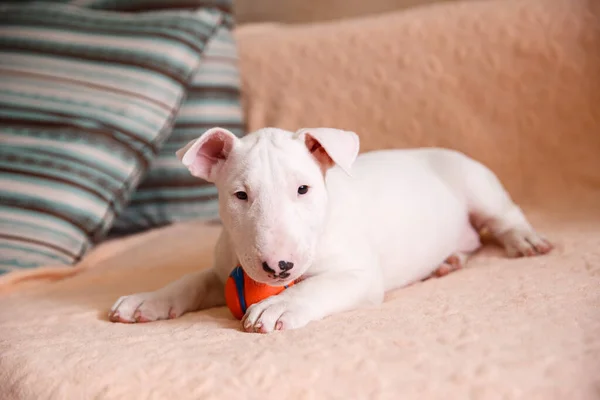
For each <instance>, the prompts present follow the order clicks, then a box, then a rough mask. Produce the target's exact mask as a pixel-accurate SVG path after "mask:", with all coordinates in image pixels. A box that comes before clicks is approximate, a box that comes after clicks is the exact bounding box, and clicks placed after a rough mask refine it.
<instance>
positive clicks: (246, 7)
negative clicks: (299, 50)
mask: <svg viewBox="0 0 600 400" xmlns="http://www.w3.org/2000/svg"><path fill="white" fill-rule="evenodd" d="M443 1H452V0H369V1H365V0H284V1H282V0H235V2H234V13H235V19H236V21H237V23H238V24H240V25H241V24H248V23H259V22H279V23H291V24H298V23H310V22H317V21H330V20H336V19H345V18H355V17H362V16H366V15H374V14H382V13H386V12H391V11H397V10H402V9H406V8H410V7H415V6H423V5H429V4H432V3H436V2H443Z"/></svg>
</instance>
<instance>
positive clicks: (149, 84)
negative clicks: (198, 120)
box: [0, 3, 224, 271]
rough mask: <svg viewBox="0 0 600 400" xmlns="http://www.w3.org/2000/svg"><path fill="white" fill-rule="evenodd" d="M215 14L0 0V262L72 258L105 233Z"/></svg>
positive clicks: (216, 22) (180, 92) (169, 117)
mask: <svg viewBox="0 0 600 400" xmlns="http://www.w3.org/2000/svg"><path fill="white" fill-rule="evenodd" d="M223 19H224V18H223V14H222V13H221V12H219V11H217V10H215V9H212V8H211V9H201V10H196V11H193V12H191V11H186V12H152V13H141V14H124V13H116V12H107V11H99V10H89V9H84V8H79V7H75V6H71V5H64V4H58V3H28V4H25V3H22V4H10V3H8V4H7V3H5V4H3V5H2V6H0V142H2V146H1V147H0V222H1V223H0V269H2V270H3V271H7V270H11V269H15V268H24V267H35V266H38V265H41V264H72V263H74V262H76V261H78V260H79V259H80V258H81V257H82V256H83V255H84V254H85V253H86V251H87V250H88V249H89V248H90V247H91V246H92V244H93V243H94V242H95V241H97V240H99V239H101V238H102V237H104V235H105V234H106V232H107V231H108V229H109V228H110V227H111V226H112V225H113V220H114V218H115V216H116V215H117V214H118V213H119V212H120V211H121V210H122V209H123V207H124V205H125V204H126V203H127V201H128V198H129V197H130V195H131V193H132V191H133V190H134V189H135V188H136V186H137V185H138V183H139V181H140V179H141V178H142V177H143V175H144V172H145V171H146V170H147V169H148V167H149V165H150V164H151V163H152V161H153V159H154V158H155V155H156V154H157V152H158V151H159V149H160V148H161V145H162V143H163V141H164V140H165V139H166V138H167V137H168V135H169V134H170V132H171V129H172V123H173V119H174V117H175V115H177V113H178V110H179V107H180V103H181V101H182V99H183V98H184V96H185V93H186V90H187V87H188V85H189V83H190V82H191V80H192V79H193V77H194V74H195V73H196V71H197V70H198V68H199V66H200V63H201V61H202V56H203V52H204V48H205V45H206V43H207V42H208V41H209V40H210V39H211V38H212V37H213V36H214V35H215V33H216V32H217V31H218V28H219V26H220V25H221V24H222V23H223Z"/></svg>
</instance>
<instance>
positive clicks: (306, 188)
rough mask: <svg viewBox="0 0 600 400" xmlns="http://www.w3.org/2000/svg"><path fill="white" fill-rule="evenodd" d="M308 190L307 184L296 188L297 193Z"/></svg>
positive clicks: (304, 192)
mask: <svg viewBox="0 0 600 400" xmlns="http://www.w3.org/2000/svg"><path fill="white" fill-rule="evenodd" d="M306 192H308V186H306V185H302V186H300V187H299V188H298V194H306Z"/></svg>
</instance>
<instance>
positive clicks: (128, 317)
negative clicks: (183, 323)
mask: <svg viewBox="0 0 600 400" xmlns="http://www.w3.org/2000/svg"><path fill="white" fill-rule="evenodd" d="M181 314H182V312H181V310H178V309H177V307H175V306H174V304H172V302H171V301H169V299H168V298H165V297H163V296H160V295H158V294H157V293H155V292H148V293H137V294H132V295H129V296H123V297H121V298H120V299H119V300H117V301H116V303H115V304H114V305H113V306H112V308H111V310H110V311H109V313H108V319H110V320H111V321H112V322H122V323H135V322H152V321H157V320H161V319H171V318H176V317H178V316H179V315H181Z"/></svg>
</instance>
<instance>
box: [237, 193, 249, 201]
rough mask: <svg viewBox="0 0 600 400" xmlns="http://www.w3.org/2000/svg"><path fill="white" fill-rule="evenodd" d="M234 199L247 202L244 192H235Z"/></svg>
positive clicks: (246, 195) (246, 194)
mask: <svg viewBox="0 0 600 400" xmlns="http://www.w3.org/2000/svg"><path fill="white" fill-rule="evenodd" d="M235 197H237V198H238V199H240V200H248V193H246V192H235Z"/></svg>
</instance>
